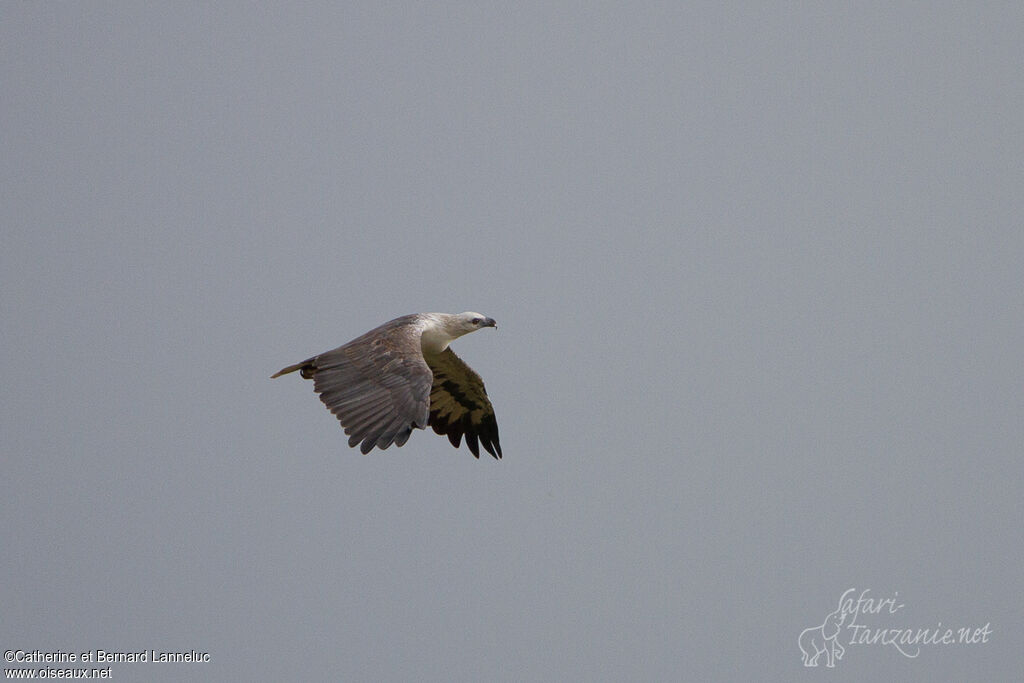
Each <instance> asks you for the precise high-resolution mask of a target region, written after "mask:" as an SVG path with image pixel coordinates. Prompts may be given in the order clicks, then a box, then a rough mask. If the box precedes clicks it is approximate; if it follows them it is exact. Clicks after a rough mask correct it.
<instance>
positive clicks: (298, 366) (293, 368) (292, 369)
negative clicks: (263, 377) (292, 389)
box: [270, 360, 309, 379]
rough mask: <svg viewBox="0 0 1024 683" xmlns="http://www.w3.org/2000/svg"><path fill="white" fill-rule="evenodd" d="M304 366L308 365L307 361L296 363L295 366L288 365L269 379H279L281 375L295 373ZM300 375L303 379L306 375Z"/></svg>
mask: <svg viewBox="0 0 1024 683" xmlns="http://www.w3.org/2000/svg"><path fill="white" fill-rule="evenodd" d="M306 365H309V361H308V360H304V361H302V362H301V363H296V364H295V365H289V366H288V367H286V368H281V369H280V370H278V371H277V372H275V373H274V374H273V375H271V376H270V379H274V378H276V377H280V376H281V375H287V374H288V373H289V372H295V371H296V370H301V369H302V368H303V367H305V366H306ZM302 375H303V377H305V375H306V373H302Z"/></svg>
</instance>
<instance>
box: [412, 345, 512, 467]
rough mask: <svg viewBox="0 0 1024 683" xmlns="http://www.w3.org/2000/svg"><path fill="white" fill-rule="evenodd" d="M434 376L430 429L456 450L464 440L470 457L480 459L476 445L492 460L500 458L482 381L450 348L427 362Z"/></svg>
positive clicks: (495, 422) (499, 447)
mask: <svg viewBox="0 0 1024 683" xmlns="http://www.w3.org/2000/svg"><path fill="white" fill-rule="evenodd" d="M427 362H428V363H429V364H430V369H431V370H433V373H434V382H433V386H432V387H431V390H430V426H431V427H432V428H433V429H434V431H435V432H437V433H438V434H444V435H445V436H447V437H448V440H449V441H450V442H451V444H452V445H453V446H455V447H456V448H458V447H459V444H460V443H461V442H462V437H463V436H465V437H466V445H468V446H469V450H470V451H472V452H473V455H475V456H476V457H478V458H479V457H480V448H479V447H478V442H479V444H480V445H483V447H484V449H485V450H486V451H487V452H488V453H490V454H491V455H493V456H494V457H495V458H499V459H500V458H501V444H499V443H498V422H497V420H496V419H495V417H494V406H492V405H491V402H490V400H489V399H488V398H487V391H486V390H485V389H484V381H483V380H482V379H480V375H478V374H476V373H475V372H474V371H473V369H472V368H471V367H469V366H468V365H466V364H465V363H464V362H463V361H462V359H461V358H459V357H458V356H456V355H455V352H454V351H452V350H451V349H450V348H449V349H445V350H444V351H442V352H441V353H439V354H438V355H436V356H430V357H429V358H428V359H427Z"/></svg>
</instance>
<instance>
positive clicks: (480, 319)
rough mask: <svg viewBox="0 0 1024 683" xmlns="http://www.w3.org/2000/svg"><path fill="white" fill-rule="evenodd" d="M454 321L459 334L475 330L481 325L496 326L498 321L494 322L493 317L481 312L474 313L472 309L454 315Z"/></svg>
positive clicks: (481, 326)
mask: <svg viewBox="0 0 1024 683" xmlns="http://www.w3.org/2000/svg"><path fill="white" fill-rule="evenodd" d="M454 322H455V328H456V331H457V332H458V333H459V334H460V335H463V334H469V333H470V332H476V331H477V330H479V329H481V328H483V327H495V328H496V327H498V323H496V322H494V318H488V317H487V316H486V315H483V314H482V313H474V312H473V311H466V312H465V313H459V314H458V315H456V316H455V321H454Z"/></svg>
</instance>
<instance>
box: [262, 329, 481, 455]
mask: <svg viewBox="0 0 1024 683" xmlns="http://www.w3.org/2000/svg"><path fill="white" fill-rule="evenodd" d="M484 327H494V328H497V324H496V323H495V322H494V319H493V318H488V317H486V316H484V315H481V314H479V313H473V312H472V311H469V312H466V313H458V314H452V313H414V314H412V315H403V316H402V317H400V318H395V319H394V320H392V321H390V322H386V323H384V324H383V325H381V326H380V327H377V328H375V329H372V330H370V331H369V332H367V333H366V334H364V335H363V336H361V337H357V338H355V339H353V340H352V341H350V342H349V343H347V344H344V345H342V346H339V347H338V348H336V349H334V350H333V351H327V352H325V353H321V354H320V355H318V356H313V357H312V358H307V359H306V360H304V361H302V362H301V363H296V364H295V365H289V366H288V367H286V368H283V369H281V370H279V371H278V372H275V373H274V374H273V375H271V376H270V377H271V379H273V378H275V377H280V376H281V375H287V374H288V373H290V372H295V371H296V370H298V371H299V374H301V375H302V377H303V379H312V380H313V390H314V391H315V392H316V393H317V394H319V395H320V400H321V401H323V404H324V405H325V406H327V409H328V410H330V411H331V412H332V413H334V416H335V417H337V418H338V421H339V422H341V426H342V427H344V428H345V433H346V434H348V445H349V446H352V447H354V446H355V445H356V444H360V446H359V450H361V451H362V452H363V453H364V454H365V453H369V452H370V451H371V450H373V448H374V446H376V447H377V448H380V449H381V450H383V449H385V448H387V447H388V446H390V445H391V444H392V443H393V444H395V446H401V445H403V444H404V443H405V442H406V441H407V440H408V439H409V435H410V434H411V433H412V430H413V429H426V428H427V425H430V426H431V427H433V429H434V431H435V432H437V433H438V434H443V435H445V436H447V437H448V440H449V441H450V442H451V444H452V445H453V446H455V447H456V448H458V447H459V445H460V443H461V442H462V437H463V436H465V437H466V444H467V445H468V446H469V450H470V451H472V453H473V455H474V456H476V457H477V458H479V457H480V448H479V445H482V446H483V447H484V449H485V450H486V451H487V452H488V453H490V454H491V455H493V456H494V457H495V458H499V459H500V458H501V445H500V444H499V443H498V423H497V421H496V420H495V419H494V407H493V406H491V402H490V400H488V398H487V392H486V391H485V390H484V382H483V380H482V379H480V375H478V374H476V373H475V372H474V371H473V369H472V368H470V367H469V366H468V365H466V364H465V363H464V362H462V359H461V358H459V357H458V356H456V355H455V352H454V351H452V350H451V349H450V348H448V345H449V344H451V343H452V342H453V341H454V340H456V339H458V338H459V337H461V336H462V335H464V334H469V333H470V332H475V331H477V330H479V329H481V328H484Z"/></svg>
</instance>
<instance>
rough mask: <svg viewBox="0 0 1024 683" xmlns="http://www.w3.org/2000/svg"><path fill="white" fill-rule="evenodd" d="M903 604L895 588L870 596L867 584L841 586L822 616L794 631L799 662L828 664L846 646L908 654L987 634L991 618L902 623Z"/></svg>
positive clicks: (982, 638) (980, 638) (984, 637)
mask: <svg viewBox="0 0 1024 683" xmlns="http://www.w3.org/2000/svg"><path fill="white" fill-rule="evenodd" d="M904 607H906V605H905V604H904V603H903V602H901V601H900V600H899V592H896V593H893V594H892V595H891V596H890V597H885V598H875V597H872V596H871V589H870V588H865V589H864V590H862V591H860V593H858V592H857V589H856V588H848V589H846V591H845V592H844V593H843V594H842V596H840V598H839V604H838V606H837V607H836V608H835V609H834V610H833V611H831V612H829V613H828V614H827V615H826V616H825V620H824V621H822V622H821V623H820V624H817V625H815V626H811V627H810V628H806V629H804V630H803V631H802V632H801V633H800V638H799V639H798V640H797V643H798V644H799V646H800V654H801V656H802V659H803V663H804V666H819V665H821V664H824V665H825V666H827V667H834V666H835V665H836V662H837V661H839V660H840V659H842V658H843V656H845V655H846V653H847V650H848V649H852V648H855V647H862V646H882V647H892V648H894V649H895V650H896V651H897V652H899V653H900V654H901V655H903V656H904V657H909V658H911V659H913V658H914V657H917V656H918V655H920V654H921V650H922V648H925V647H930V646H940V645H946V646H954V645H976V644H981V643H987V642H988V638H989V636H990V635H992V624H991V622H989V623H986V624H985V625H984V626H962V625H960V626H954V627H950V626H943V624H942V622H941V621H940V622H939V623H937V624H936V625H935V626H927V627H923V628H920V627H913V626H910V627H908V626H906V625H905V619H904V613H903V612H901V610H903V608H904Z"/></svg>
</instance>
